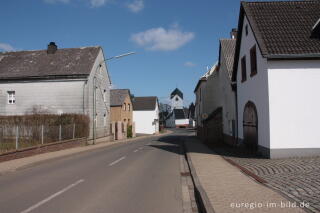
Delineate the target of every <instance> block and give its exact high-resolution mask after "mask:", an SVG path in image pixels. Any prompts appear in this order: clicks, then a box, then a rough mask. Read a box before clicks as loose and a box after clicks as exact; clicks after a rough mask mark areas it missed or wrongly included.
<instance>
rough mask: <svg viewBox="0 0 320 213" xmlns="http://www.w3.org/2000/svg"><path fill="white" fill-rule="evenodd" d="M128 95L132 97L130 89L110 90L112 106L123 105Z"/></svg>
mask: <svg viewBox="0 0 320 213" xmlns="http://www.w3.org/2000/svg"><path fill="white" fill-rule="evenodd" d="M127 96H129V97H130V90H129V89H112V90H110V106H122V105H123V103H124V100H125V98H126V97H127Z"/></svg>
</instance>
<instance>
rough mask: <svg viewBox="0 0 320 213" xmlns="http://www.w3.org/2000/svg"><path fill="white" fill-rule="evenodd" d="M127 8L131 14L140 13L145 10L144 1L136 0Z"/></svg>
mask: <svg viewBox="0 0 320 213" xmlns="http://www.w3.org/2000/svg"><path fill="white" fill-rule="evenodd" d="M127 7H128V8H129V10H130V11H131V12H134V13H138V12H140V11H141V10H143V8H144V2H143V0H134V1H133V2H131V3H129V4H127Z"/></svg>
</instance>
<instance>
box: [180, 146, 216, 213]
mask: <svg viewBox="0 0 320 213" xmlns="http://www.w3.org/2000/svg"><path fill="white" fill-rule="evenodd" d="M183 146H184V149H185V150H186V152H185V153H186V159H187V164H188V166H189V170H190V173H191V179H192V182H193V184H194V186H195V189H194V191H195V196H196V197H195V198H196V201H197V203H198V208H199V212H201V213H215V211H214V209H213V206H212V205H211V203H210V200H209V198H208V195H207V193H206V192H205V191H204V189H203V187H202V185H201V184H200V181H199V178H198V176H197V173H196V170H195V168H194V166H193V164H192V160H191V157H190V155H189V151H188V148H187V147H186V145H185V140H184V141H183Z"/></svg>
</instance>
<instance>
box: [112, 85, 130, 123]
mask: <svg viewBox="0 0 320 213" xmlns="http://www.w3.org/2000/svg"><path fill="white" fill-rule="evenodd" d="M110 107H111V121H112V122H118V121H121V122H123V123H125V124H127V125H132V102H131V97H130V90H129V89H112V90H110Z"/></svg>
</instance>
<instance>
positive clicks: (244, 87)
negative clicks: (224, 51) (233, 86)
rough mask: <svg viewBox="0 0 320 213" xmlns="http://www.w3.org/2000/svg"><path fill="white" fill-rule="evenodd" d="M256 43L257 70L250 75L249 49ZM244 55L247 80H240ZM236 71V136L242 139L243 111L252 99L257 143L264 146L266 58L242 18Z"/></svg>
mask: <svg viewBox="0 0 320 213" xmlns="http://www.w3.org/2000/svg"><path fill="white" fill-rule="evenodd" d="M247 24H248V35H247V36H246V33H245V26H246V25H247ZM255 44H256V47H257V70H258V73H257V74H256V75H254V76H253V77H250V72H251V67H250V49H251V48H252V47H253V46H254V45H255ZM244 55H246V64H247V80H246V81H245V82H243V83H242V82H241V58H242V57H243V56H244ZM239 56H240V57H239V62H238V71H237V92H238V134H239V135H238V136H239V138H241V139H243V126H242V124H243V123H242V122H243V111H244V107H245V105H246V103H247V102H248V101H252V102H253V103H254V104H255V106H256V108H257V114H258V144H259V145H260V146H264V147H266V148H269V147H270V144H269V140H270V139H269V137H270V135H269V132H270V131H269V103H268V97H269V95H268V70H267V60H266V59H265V58H263V57H262V55H261V52H260V49H259V46H258V44H257V43H256V40H255V38H254V35H253V33H252V30H251V27H250V25H249V23H248V21H247V18H246V17H245V18H244V24H243V29H242V38H241V49H240V55H239Z"/></svg>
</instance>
